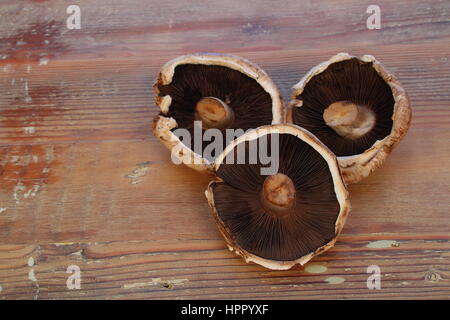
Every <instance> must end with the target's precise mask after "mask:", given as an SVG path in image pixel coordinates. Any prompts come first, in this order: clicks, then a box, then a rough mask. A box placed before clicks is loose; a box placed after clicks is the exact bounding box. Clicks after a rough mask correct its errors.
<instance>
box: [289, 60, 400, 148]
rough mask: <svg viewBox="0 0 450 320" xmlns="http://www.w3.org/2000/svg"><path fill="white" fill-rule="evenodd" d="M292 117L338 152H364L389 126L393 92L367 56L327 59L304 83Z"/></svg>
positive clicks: (384, 133) (293, 120) (388, 132)
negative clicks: (368, 60)
mask: <svg viewBox="0 0 450 320" xmlns="http://www.w3.org/2000/svg"><path fill="white" fill-rule="evenodd" d="M294 99H297V100H301V101H302V105H301V106H300V107H298V108H292V115H291V117H292V122H293V123H294V124H297V125H299V126H301V127H303V128H305V129H307V130H309V131H310V132H312V133H313V134H314V135H316V136H317V137H318V138H319V139H320V140H321V141H322V142H323V143H324V144H325V145H326V146H327V147H329V148H330V149H331V150H332V151H333V152H334V153H335V154H336V155H337V156H352V155H356V154H360V153H363V152H365V151H366V150H367V149H369V148H370V147H372V145H373V144H374V143H375V142H376V141H377V140H383V139H384V138H385V137H386V136H388V135H389V134H390V132H391V130H392V125H393V122H392V116H393V112H394V104H395V101H394V97H393V94H392V90H391V88H390V86H389V85H388V84H387V83H386V81H385V80H384V79H383V78H382V77H381V76H380V74H379V73H378V72H377V71H376V70H375V69H374V68H373V65H372V63H371V62H365V61H362V60H360V59H358V58H351V59H347V60H343V61H339V62H335V63H332V64H330V65H329V66H328V67H327V68H326V69H325V70H323V71H322V72H320V73H318V74H315V75H314V76H312V78H310V79H309V81H308V82H307V83H306V85H305V87H304V89H303V91H302V92H301V93H300V95H297V96H295V97H294Z"/></svg>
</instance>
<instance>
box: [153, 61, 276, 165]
mask: <svg viewBox="0 0 450 320" xmlns="http://www.w3.org/2000/svg"><path fill="white" fill-rule="evenodd" d="M183 66H208V67H212V68H215V70H216V71H217V72H221V71H220V70H231V71H227V72H233V73H236V72H238V73H240V74H241V75H242V77H243V78H245V79H251V80H252V81H254V82H255V83H254V84H253V85H252V86H253V87H258V88H260V89H261V92H263V93H264V94H265V95H267V97H268V98H270V99H271V110H269V112H270V111H271V114H270V117H267V118H268V119H267V120H264V121H262V123H258V125H255V126H254V127H258V126H261V125H265V124H270V123H272V124H276V123H283V122H284V121H285V118H284V105H283V101H282V98H281V95H280V93H279V91H278V89H277V87H276V86H275V84H274V83H273V82H272V80H271V79H270V78H269V76H268V75H267V74H266V73H265V72H264V71H263V70H262V69H261V68H260V67H258V66H257V65H255V64H253V63H251V62H250V61H248V60H246V59H244V58H241V57H238V56H235V55H231V54H217V53H197V54H190V55H184V56H180V57H178V58H175V59H173V60H171V61H169V62H167V63H166V64H165V65H164V66H163V67H162V69H161V71H160V72H159V74H158V78H157V81H156V83H155V84H154V86H153V88H154V91H155V103H156V105H157V106H158V107H159V109H160V113H159V114H158V115H157V116H156V117H155V118H154V121H153V133H154V135H155V136H156V137H157V138H158V139H159V140H160V141H161V142H162V143H163V144H164V145H165V146H166V147H167V148H168V149H169V150H172V149H173V148H174V147H177V149H176V150H179V151H177V152H175V153H174V154H173V155H174V156H175V157H176V158H178V159H179V160H182V159H183V158H186V157H187V158H191V159H194V160H195V161H193V162H194V163H185V164H186V165H187V166H188V167H190V168H193V169H195V170H198V171H201V172H209V173H212V171H213V166H214V164H213V161H212V160H211V159H206V158H204V157H202V156H201V155H199V154H197V153H195V152H194V151H193V150H192V148H189V147H187V146H186V145H185V144H183V142H182V141H181V140H180V139H179V138H178V137H177V136H176V135H175V134H174V133H173V130H174V129H176V128H180V127H182V122H184V123H186V122H187V121H190V122H191V123H193V120H194V111H192V112H191V111H188V112H187V114H188V115H189V116H188V118H189V119H187V120H186V117H184V118H185V119H179V118H178V119H177V116H176V115H175V114H174V112H173V111H174V110H173V102H174V98H173V97H172V96H171V95H168V94H164V92H163V91H164V88H165V87H167V86H169V85H171V84H172V83H173V81H174V79H175V78H176V74H177V72H178V71H179V69H178V68H182V67H183ZM194 71H195V70H194ZM216 71H214V72H216ZM198 72H199V73H202V70H200V71H198ZM192 73H193V72H192V70H191V74H189V76H191V75H192ZM201 75H202V76H204V77H207V75H205V73H203V74H201ZM235 76H236V75H233V77H235ZM175 80H176V79H175ZM203 80H205V81H208V79H207V78H206V79H203ZM223 80H224V85H226V80H227V79H223ZM195 85H196V84H195V83H193V84H192V86H193V87H195ZM213 86H214V84H213V85H211V87H213ZM236 87H237V88H239V86H236ZM194 89H195V88H194ZM197 89H198V88H197ZM209 89H211V88H209ZM213 89H214V88H213ZM213 89H211V90H213ZM231 94H233V92H232V93H231ZM202 98H204V97H202ZM237 103H239V101H238V102H237ZM242 103H243V104H244V103H247V104H251V103H252V102H251V101H247V102H245V101H244V102H242ZM194 104H195V103H194ZM230 107H232V108H233V104H230ZM190 108H193V106H190ZM252 108H253V109H252V110H251V111H252V112H253V111H254V116H256V117H258V114H260V113H261V111H262V110H261V109H260V110H258V106H256V105H254V106H253V107H252ZM190 113H192V119H190V117H191V115H190ZM254 116H253V118H255V117H254ZM238 117H239V114H237V113H236V121H238V120H239V119H238ZM249 118H252V117H251V116H249ZM269 118H270V119H269ZM252 121H253V122H255V121H257V120H252ZM250 127H251V128H252V126H250ZM242 129H248V128H242ZM224 147H225V146H224Z"/></svg>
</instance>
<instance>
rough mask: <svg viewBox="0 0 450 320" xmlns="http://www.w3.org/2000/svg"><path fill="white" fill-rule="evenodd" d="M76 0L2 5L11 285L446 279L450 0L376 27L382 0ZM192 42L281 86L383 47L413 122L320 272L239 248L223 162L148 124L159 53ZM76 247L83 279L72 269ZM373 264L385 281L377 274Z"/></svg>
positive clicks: (284, 287) (280, 285)
mask: <svg viewBox="0 0 450 320" xmlns="http://www.w3.org/2000/svg"><path fill="white" fill-rule="evenodd" d="M77 4H78V5H79V6H80V7H81V11H82V24H81V30H68V29H67V28H66V24H65V19H66V17H67V14H66V6H67V4H66V3H65V2H64V3H63V2H61V1H56V0H49V1H23V2H16V1H12V0H8V1H3V2H2V4H1V5H0V17H1V19H0V244H1V245H0V298H1V299H33V298H38V299H53V298H67V299H71V298H92V299H99V298H111V299H119V298H126V299H130V298H174V299H175V298H179V299H187V298H280V299H287V298H288V299H298V298H411V299H420V298H448V297H449V296H450V281H449V278H450V274H449V270H450V219H449V217H448V214H449V212H450V201H449V200H448V194H449V190H450V163H449V159H450V145H449V143H448V141H450V131H449V128H450V120H449V119H450V108H449V100H450V93H449V92H450V76H449V75H450V63H449V60H448V59H449V56H450V47H449V46H448V43H449V40H450V28H449V24H450V21H449V16H448V12H449V10H450V3H449V2H448V1H442V2H438V1H428V2H426V1H425V2H424V1H402V2H398V1H397V2H387V1H378V5H379V6H380V7H381V12H382V28H381V29H380V30H367V28H366V18H367V16H368V14H367V13H366V9H367V6H368V5H369V4H372V3H370V2H361V1H350V0H346V1H339V2H334V1H327V2H320V3H316V2H307V3H304V2H299V1H287V2H286V3H285V4H283V5H279V6H276V7H275V6H274V4H273V1H250V2H248V1H247V2H242V1H234V0H233V1H222V2H211V1H208V5H205V3H204V2H202V1H200V2H198V1H192V2H180V1H165V2H163V3H161V2H154V3H153V4H152V3H145V4H144V3H143V2H141V1H137V0H136V1H127V2H120V1H119V2H111V1H106V0H101V1H95V2H92V1H86V0H84V1H83V0H82V1H78V2H77ZM195 51H218V52H229V53H235V54H239V55H242V56H244V57H246V58H248V59H250V60H252V61H254V62H256V63H258V64H259V65H260V66H261V67H262V68H263V69H265V70H266V71H267V72H268V73H269V74H270V76H271V77H272V78H273V80H274V81H275V82H276V83H277V85H278V86H279V87H280V90H281V92H282V93H283V96H284V98H285V100H289V98H290V92H291V89H290V88H291V86H292V85H293V84H295V83H296V82H297V81H298V80H299V79H300V78H301V76H302V75H304V74H305V73H306V72H307V71H308V70H309V69H310V68H311V67H313V66H314V65H316V64H318V63H320V62H321V61H324V60H326V59H328V58H329V57H330V56H331V55H333V54H335V53H337V52H340V51H348V52H350V53H351V54H355V55H361V54H367V53H368V54H373V55H375V56H376V57H377V58H378V59H379V60H380V61H381V62H383V63H384V64H385V65H386V66H387V67H388V68H389V69H390V70H391V71H392V72H394V73H395V74H396V75H397V77H398V78H399V79H400V81H401V82H402V84H403V85H404V86H405V88H406V89H407V90H408V93H409V95H410V98H411V102H412V106H413V122H412V126H411V129H410V132H409V133H408V134H407V136H406V138H405V139H404V141H402V142H401V143H400V144H399V146H398V148H396V149H395V150H394V152H393V153H392V155H391V156H390V157H389V158H388V160H387V162H386V164H385V165H384V166H383V168H382V169H380V170H378V171H377V172H375V173H374V174H373V175H371V176H370V177H369V178H368V179H366V180H364V181H362V182H361V183H359V184H357V185H352V186H350V188H349V190H350V194H351V202H352V207H353V210H352V212H351V213H350V217H349V219H348V221H347V224H346V226H345V228H344V230H343V234H342V236H341V237H340V238H339V241H338V244H337V246H336V247H335V248H333V249H332V250H330V251H328V252H327V253H325V254H324V255H321V256H319V257H317V258H315V259H314V260H313V261H312V262H311V263H310V264H309V266H314V265H321V266H326V267H327V269H326V270H325V271H324V272H322V273H317V274H314V273H311V272H309V271H308V270H310V271H311V269H308V268H306V269H304V268H302V267H295V268H294V269H292V270H289V271H283V272H281V271H269V270H266V269H264V268H262V267H259V266H257V265H254V264H245V262H243V261H242V260H241V259H240V258H238V257H236V256H235V255H234V254H233V253H230V252H229V251H228V250H227V249H226V247H225V243H224V242H223V240H222V238H221V236H220V234H219V233H218V231H217V229H216V227H215V225H214V221H213V219H212V217H211V215H210V213H209V210H208V206H207V203H206V201H205V199H204V195H203V192H204V190H205V188H206V186H207V183H208V182H209V180H210V177H207V176H202V175H199V174H198V173H196V172H194V171H193V170H190V169H188V168H186V167H182V166H176V165H174V164H172V163H171V162H170V155H169V152H168V151H167V150H166V149H165V148H164V147H163V146H162V145H161V144H160V143H159V142H158V141H157V140H156V139H155V138H154V137H153V136H152V135H151V130H150V125H151V120H152V117H153V115H154V114H155V113H156V112H157V111H156V108H155V106H154V105H153V93H152V90H151V86H152V84H153V80H154V78H155V76H156V74H157V72H158V70H159V68H160V67H161V66H162V64H163V63H164V62H166V61H167V60H169V59H171V58H174V57H176V56H178V55H180V54H184V53H190V52H195ZM383 240H386V241H383ZM377 241H381V242H377ZM30 258H33V259H31V260H30ZM72 264H75V265H78V266H79V267H80V269H81V289H80V290H69V289H67V287H66V280H67V277H68V276H69V274H67V273H66V270H67V267H68V266H69V265H72ZM369 265H378V266H379V267H380V268H381V272H382V278H381V279H382V280H381V288H382V289H381V290H368V288H367V286H366V280H367V278H368V276H369V274H367V272H366V271H367V267H368V266H369ZM30 272H31V273H30ZM330 277H334V278H330ZM342 280H344V282H343V283H339V282H340V281H342ZM329 282H330V283H329Z"/></svg>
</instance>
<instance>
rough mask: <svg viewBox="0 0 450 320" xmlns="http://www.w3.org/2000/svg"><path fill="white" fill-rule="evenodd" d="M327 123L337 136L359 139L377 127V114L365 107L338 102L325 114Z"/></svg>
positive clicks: (329, 107)
mask: <svg viewBox="0 0 450 320" xmlns="http://www.w3.org/2000/svg"><path fill="white" fill-rule="evenodd" d="M323 119H324V120H325V123H326V124H327V125H328V126H329V127H331V128H332V129H333V130H334V131H336V133H337V134H339V135H340V136H342V137H345V138H348V139H358V138H360V137H362V136H363V135H365V134H366V133H368V132H369V131H370V130H372V128H373V127H374V125H375V114H374V113H373V111H372V110H370V109H369V108H367V107H365V106H361V105H356V104H354V103H353V102H350V101H337V102H334V103H332V104H330V105H329V106H328V107H327V108H326V109H325V111H324V112H323Z"/></svg>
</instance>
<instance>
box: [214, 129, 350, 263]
mask: <svg viewBox="0 0 450 320" xmlns="http://www.w3.org/2000/svg"><path fill="white" fill-rule="evenodd" d="M265 127H272V128H273V127H276V128H277V129H279V133H269V134H267V137H266V138H267V139H266V141H267V144H268V147H267V149H269V150H271V144H272V143H274V141H275V142H276V143H277V147H278V155H279V159H278V164H279V165H278V171H277V172H276V173H273V174H272V175H268V176H265V175H262V174H261V170H260V169H261V168H262V167H264V166H265V165H263V164H262V163H261V161H259V160H258V161H257V163H254V164H248V161H247V162H246V163H245V164H233V163H231V164H227V163H226V162H222V163H218V164H217V166H218V167H217V172H216V174H217V176H218V177H219V180H218V181H214V182H211V184H210V185H209V187H208V190H207V192H206V195H207V198H208V200H209V203H210V206H211V207H212V209H213V214H214V216H215V218H216V220H217V222H218V225H219V229H220V231H221V232H222V234H223V235H224V237H225V238H226V240H227V242H228V244H229V246H230V247H231V248H232V249H234V250H235V251H236V252H237V253H238V254H240V255H242V256H244V258H245V259H246V260H247V261H254V262H256V263H259V264H261V265H263V266H266V267H269V268H272V269H287V268H289V267H291V266H292V265H294V264H296V263H300V264H304V263H306V262H307V261H308V260H309V259H310V258H312V256H314V255H315V254H318V253H320V252H322V251H324V250H326V249H327V248H328V247H330V246H332V244H333V243H334V241H335V238H336V236H337V234H338V233H339V231H340V228H341V226H342V225H343V219H344V218H345V216H346V214H347V212H348V210H349V204H348V202H347V191H346V189H345V187H344V184H343V182H342V180H341V177H340V174H339V169H338V168H337V163H336V159H335V157H334V155H333V154H332V153H331V152H330V151H329V150H328V149H326V147H325V146H323V145H322V144H321V143H320V142H319V141H317V139H316V138H314V137H313V136H312V135H311V134H309V133H307V132H306V131H304V130H301V129H300V128H298V127H296V126H293V125H278V126H265ZM258 130H260V129H257V131H258ZM264 135H265V134H261V135H259V136H258V137H256V138H255V139H257V140H260V139H261V138H262V137H263V136H264ZM246 136H248V134H246V135H244V136H241V137H240V138H239V139H238V141H237V142H236V143H235V145H234V146H233V149H232V150H231V151H230V150H229V152H234V153H235V157H234V158H235V159H236V158H237V156H236V155H237V150H239V147H240V146H239V145H240V144H241V143H242V144H245V148H243V149H241V150H245V151H244V152H245V153H246V155H245V158H246V159H248V158H249V156H250V155H249V152H250V151H249V150H250V147H249V143H250V142H249V141H245V139H247V138H246ZM257 145H258V146H259V144H257ZM259 151H260V150H259V147H258V152H259ZM225 152H227V151H225ZM219 161H222V160H219Z"/></svg>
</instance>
